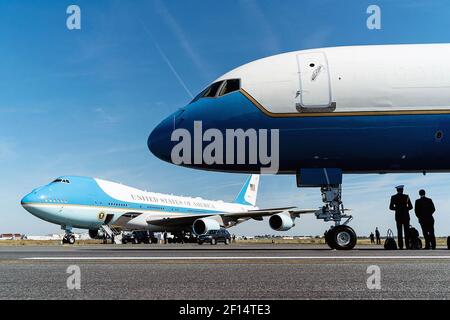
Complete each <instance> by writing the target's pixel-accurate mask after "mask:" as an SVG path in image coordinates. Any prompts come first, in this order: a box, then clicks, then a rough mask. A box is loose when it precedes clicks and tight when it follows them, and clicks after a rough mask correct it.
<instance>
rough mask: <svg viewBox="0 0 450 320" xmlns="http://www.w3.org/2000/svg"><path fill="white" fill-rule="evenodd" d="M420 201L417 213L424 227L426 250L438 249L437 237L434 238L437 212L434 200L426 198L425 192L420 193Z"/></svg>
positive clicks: (418, 200)
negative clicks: (434, 215) (435, 213)
mask: <svg viewBox="0 0 450 320" xmlns="http://www.w3.org/2000/svg"><path fill="white" fill-rule="evenodd" d="M419 195H420V199H417V200H416V204H415V206H414V207H415V212H416V216H417V219H419V223H420V226H421V227H422V233H423V237H424V238H425V249H430V248H431V249H433V250H434V249H436V237H435V236H434V218H433V213H434V212H435V211H436V209H435V207H434V203H433V200H431V199H430V198H427V197H425V190H420V191H419Z"/></svg>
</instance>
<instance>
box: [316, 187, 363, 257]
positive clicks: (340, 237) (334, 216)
mask: <svg viewBox="0 0 450 320" xmlns="http://www.w3.org/2000/svg"><path fill="white" fill-rule="evenodd" d="M320 192H321V193H322V201H323V202H324V204H325V205H324V206H323V207H322V209H320V210H318V211H317V212H316V217H317V219H321V220H324V221H325V222H330V221H332V222H334V224H335V225H334V226H333V227H331V229H330V230H328V232H327V235H326V236H325V240H326V242H327V244H328V246H329V247H330V248H331V249H336V250H351V249H353V248H354V247H355V245H356V240H357V236H356V233H355V231H354V230H353V229H352V228H350V227H349V226H348V225H347V224H348V223H349V222H350V221H351V220H352V219H353V217H352V216H351V215H347V214H345V209H344V205H343V203H342V185H340V184H339V185H325V186H322V187H321V188H320ZM343 219H346V220H345V221H344V222H343V223H341V222H342V220H343Z"/></svg>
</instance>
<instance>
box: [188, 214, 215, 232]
mask: <svg viewBox="0 0 450 320" xmlns="http://www.w3.org/2000/svg"><path fill="white" fill-rule="evenodd" d="M192 230H193V231H194V233H195V234H196V235H202V234H205V233H207V232H208V231H210V230H220V224H219V222H217V221H216V220H214V219H210V218H201V219H197V220H195V221H194V223H193V224H192Z"/></svg>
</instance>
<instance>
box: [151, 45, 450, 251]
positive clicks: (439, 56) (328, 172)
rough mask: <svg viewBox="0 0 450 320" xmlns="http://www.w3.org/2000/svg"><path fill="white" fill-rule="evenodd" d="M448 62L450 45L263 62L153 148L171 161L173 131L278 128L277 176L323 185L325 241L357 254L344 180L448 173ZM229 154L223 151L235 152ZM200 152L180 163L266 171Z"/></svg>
mask: <svg viewBox="0 0 450 320" xmlns="http://www.w3.org/2000/svg"><path fill="white" fill-rule="evenodd" d="M449 57H450V44H417V45H381V46H349V47H334V48H319V49H313V50H303V51H297V52H290V53H285V54H280V55H276V56H271V57H268V58H265V59H261V60H257V61H254V62H251V63H248V64H246V65H243V66H241V67H238V68H236V69H234V70H232V71H230V72H228V73H226V74H225V75H223V76H221V77H220V78H218V79H217V80H216V81H214V82H213V83H212V84H211V85H209V86H208V87H207V88H206V89H205V90H203V91H202V92H201V93H200V94H199V95H198V96H197V97H196V98H195V99H194V100H193V101H192V102H191V103H189V104H188V105H187V106H185V107H183V108H181V109H179V110H178V111H176V112H175V113H174V114H172V115H170V116H169V117H168V118H167V119H165V120H164V121H162V122H161V123H160V124H159V125H158V126H157V127H156V128H155V129H154V130H153V131H152V133H151V134H150V136H149V139H148V147H149V149H150V150H151V152H152V153H153V154H155V155H156V156H157V157H159V158H160V159H162V160H165V161H168V162H173V161H172V150H173V148H174V147H175V146H176V145H177V143H178V141H176V139H173V137H172V133H173V132H174V130H175V129H185V130H187V131H188V132H189V133H191V134H192V135H194V134H195V125H194V124H195V123H197V124H198V123H200V121H201V126H202V130H203V131H205V132H206V130H209V129H215V130H219V131H220V132H221V133H222V134H223V135H225V134H226V133H225V131H226V130H230V129H234V130H237V129H242V130H244V131H247V130H261V129H264V130H278V132H279V141H278V143H277V146H278V147H279V149H278V150H273V149H272V152H274V151H275V152H277V151H278V153H279V164H278V172H277V173H279V174H295V175H296V176H297V184H298V186H299V187H320V190H321V193H322V198H323V201H324V206H323V210H322V212H320V213H317V214H316V215H317V218H319V219H323V220H325V221H333V222H334V223H335V227H334V228H332V229H331V230H330V232H329V233H328V237H332V238H335V239H338V240H339V241H338V243H335V241H330V242H329V243H330V246H332V247H333V246H338V248H341V249H342V248H346V249H350V248H351V247H352V243H354V238H355V237H356V235H355V233H354V231H353V230H352V229H351V228H350V227H348V225H347V223H348V222H349V220H350V219H351V216H348V215H346V214H345V212H344V211H345V210H344V207H343V204H342V193H341V184H342V175H343V174H345V173H357V174H366V173H409V172H412V173H413V172H420V173H424V174H425V173H426V172H449V171H450V152H449V150H450V139H449V136H450V58H449ZM202 143H203V148H204V147H205V146H207V145H208V143H209V142H207V141H206V142H205V141H203V142H202ZM232 146H233V147H234V145H232ZM227 147H228V145H227V146H225V148H224V149H225V150H224V153H234V152H235V150H233V149H232V150H227ZM269 147H270V144H269ZM194 151H195V150H194ZM246 151H248V150H246ZM194 153H195V152H192V159H190V161H186V162H184V163H181V165H183V166H187V167H192V168H198V169H206V170H216V171H224V172H241V173H242V172H246V173H256V172H261V169H262V168H264V166H265V163H262V162H261V161H260V159H258V161H256V162H250V161H247V162H246V163H242V162H241V163H239V162H234V163H233V162H232V163H229V162H227V163H226V162H220V161H218V162H215V163H212V164H211V163H208V164H207V163H205V162H199V161H195V159H193V158H194ZM247 156H248V155H247ZM177 164H178V163H177ZM344 219H346V220H345V221H344V222H343V223H341V222H342V221H343V220H344Z"/></svg>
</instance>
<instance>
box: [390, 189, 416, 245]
mask: <svg viewBox="0 0 450 320" xmlns="http://www.w3.org/2000/svg"><path fill="white" fill-rule="evenodd" d="M395 188H396V189H397V194H395V195H393V196H392V197H391V203H390V205H389V209H390V210H392V211H395V222H396V223H397V239H398V247H399V249H400V250H402V249H403V232H404V233H405V243H406V249H409V220H410V217H409V210H412V208H413V206H412V203H411V200H410V199H409V196H408V195H407V194H403V190H404V189H405V186H403V185H400V186H397V187H395Z"/></svg>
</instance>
